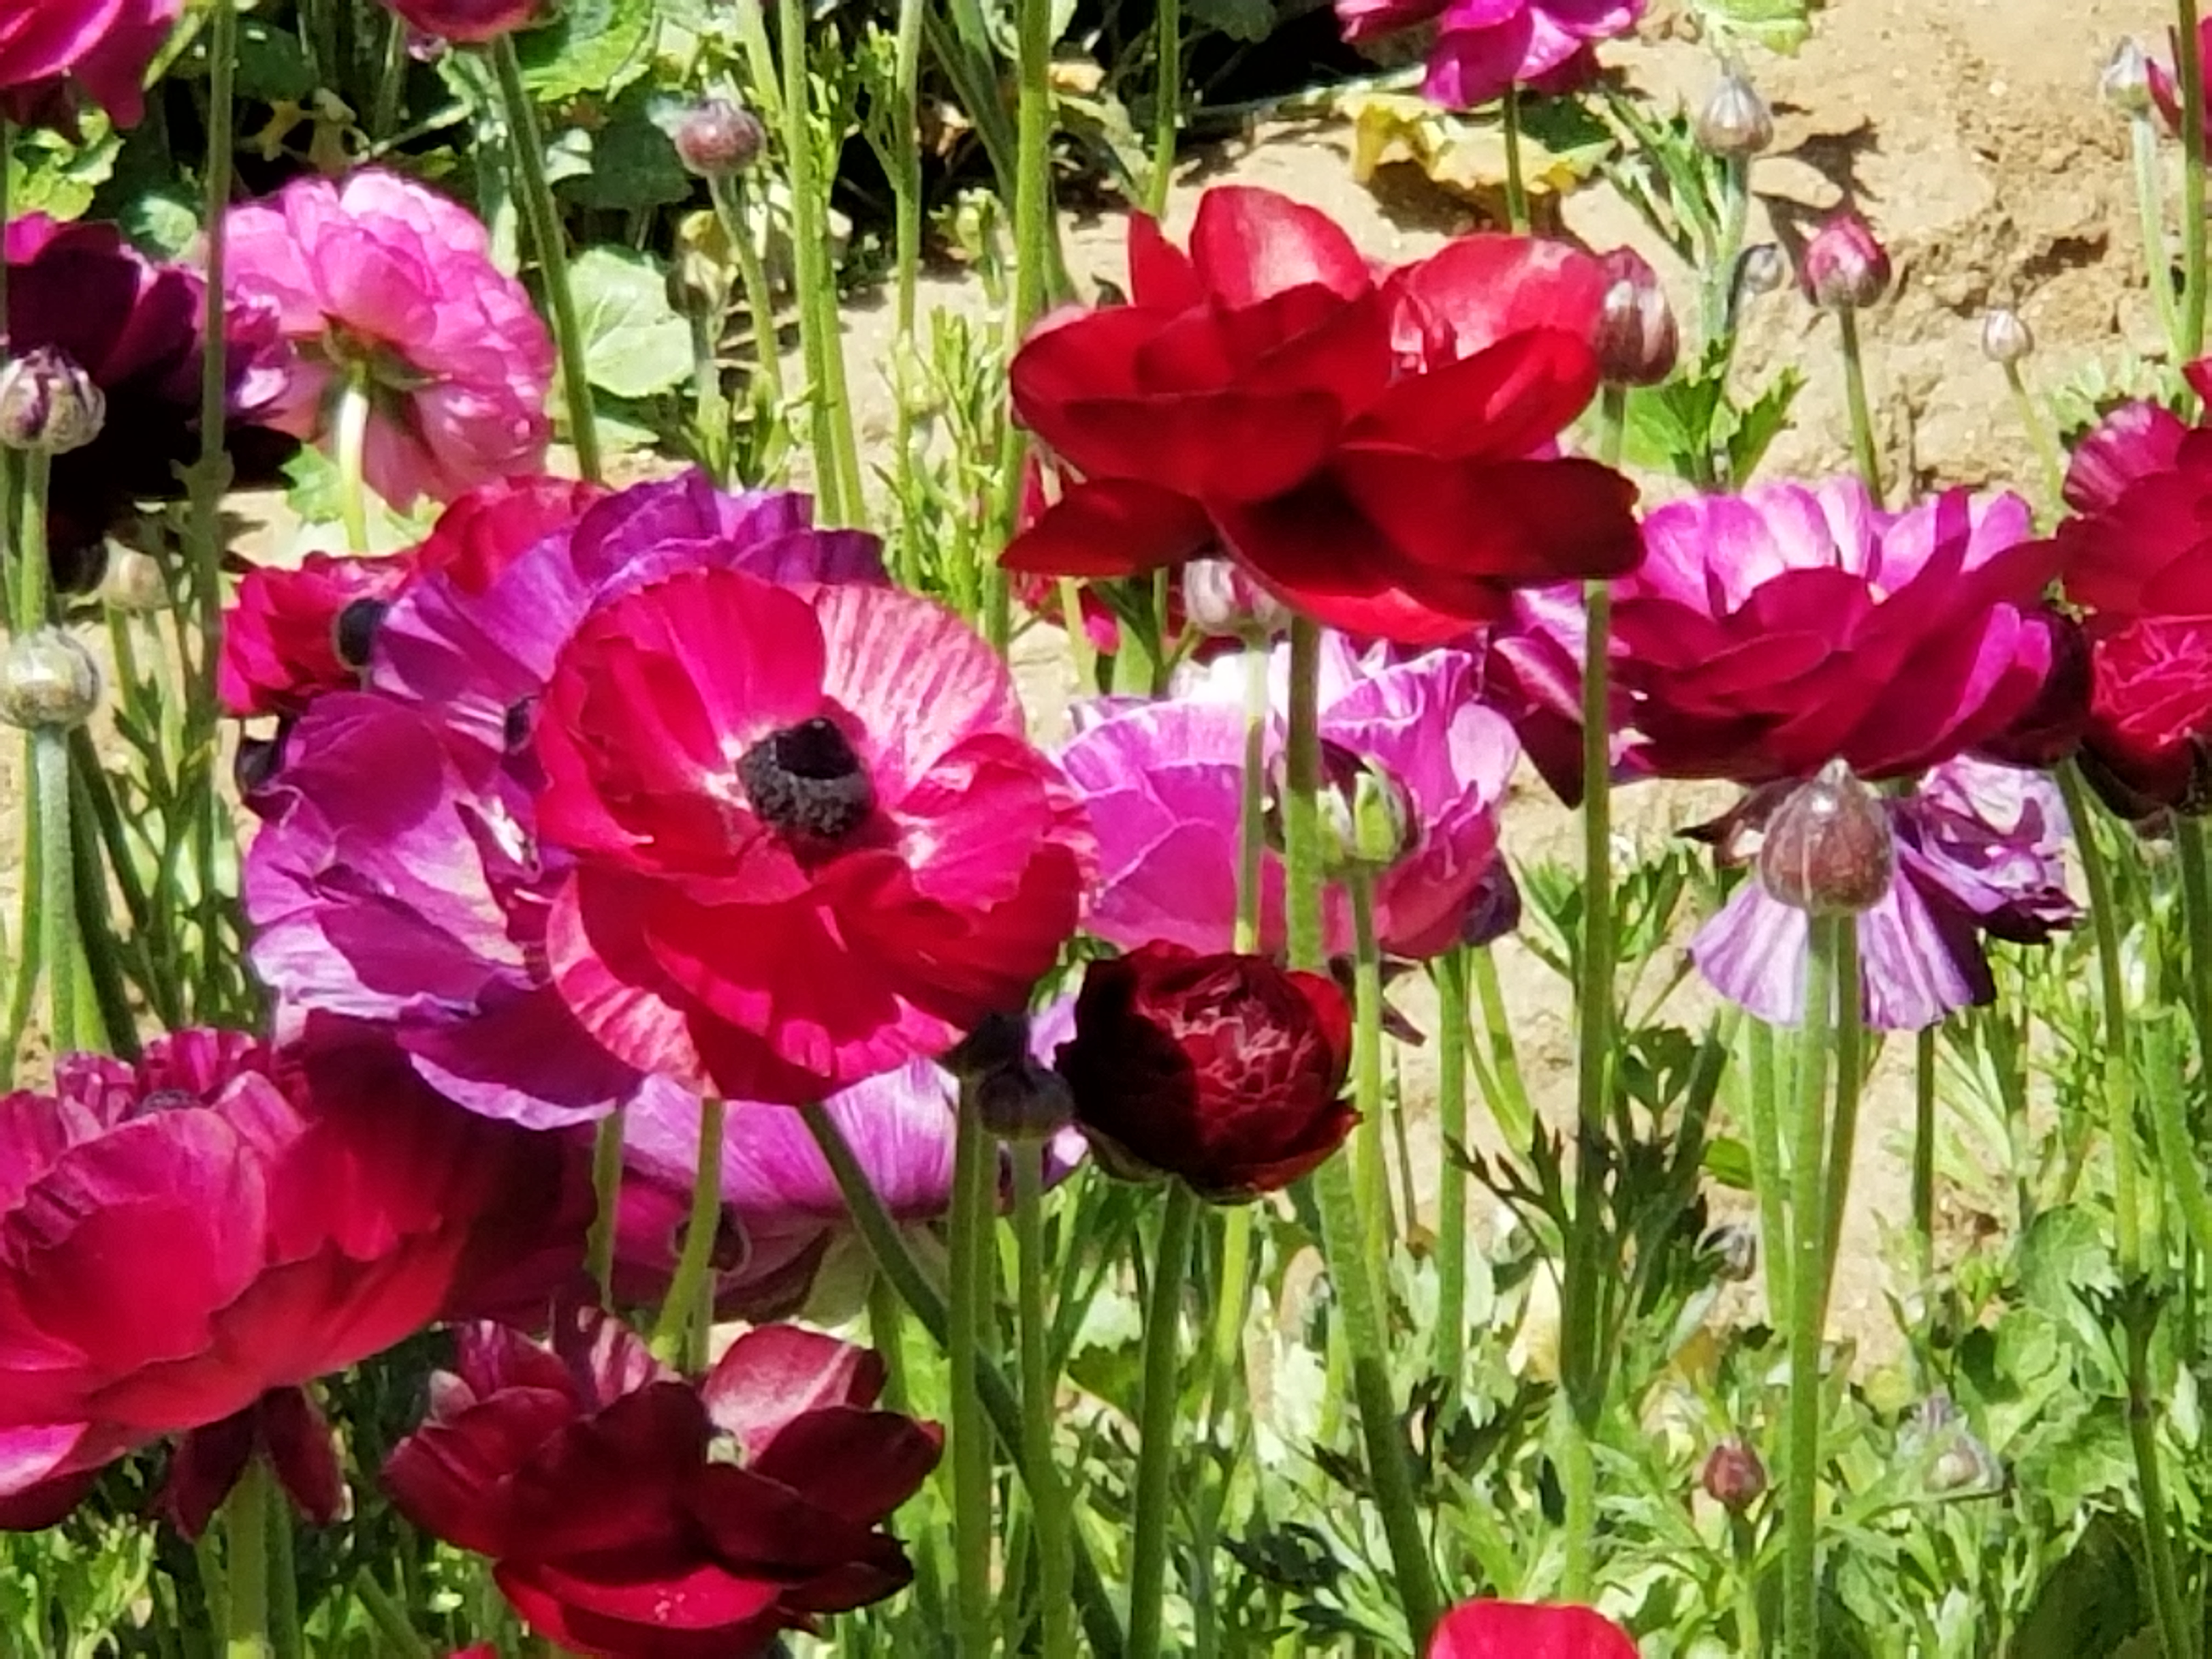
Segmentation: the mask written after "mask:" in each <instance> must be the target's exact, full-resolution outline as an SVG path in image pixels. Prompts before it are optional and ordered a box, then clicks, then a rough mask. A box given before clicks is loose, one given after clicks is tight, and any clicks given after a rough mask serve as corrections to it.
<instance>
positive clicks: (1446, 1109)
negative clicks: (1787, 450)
mask: <svg viewBox="0 0 2212 1659" xmlns="http://www.w3.org/2000/svg"><path fill="white" fill-rule="evenodd" d="M1470 954H1471V947H1469V946H1467V945H1459V946H1456V947H1455V948H1454V949H1452V950H1449V951H1445V952H1444V953H1443V955H1442V956H1440V957H1437V960H1436V964H1435V967H1434V969H1432V971H1433V973H1434V974H1435V975H1436V981H1437V1133H1439V1134H1441V1135H1442V1136H1443V1143H1444V1145H1443V1164H1442V1165H1441V1166H1440V1167H1439V1168H1438V1170H1437V1333H1436V1340H1437V1358H1436V1372H1437V1376H1439V1377H1440V1378H1442V1379H1443V1386H1444V1389H1445V1399H1446V1400H1447V1401H1450V1400H1453V1399H1455V1398H1456V1397H1457V1395H1458V1390H1459V1374H1460V1367H1461V1365H1462V1364H1464V1363H1465V1361H1466V1358H1467V1166H1466V1164H1463V1163H1462V1161H1461V1159H1462V1157H1463V1156H1464V1149H1465V1147H1466V1146H1467V1054H1468V1038H1469V1035H1470V1029H1471V1022H1470V1020H1469V1018H1468V982H1467V980H1468V975H1467V968H1468V956H1469V955H1470Z"/></svg>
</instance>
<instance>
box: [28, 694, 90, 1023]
mask: <svg viewBox="0 0 2212 1659" xmlns="http://www.w3.org/2000/svg"><path fill="white" fill-rule="evenodd" d="M31 751H32V755H33V761H34V763H35V764H36V766H37V767H38V772H39V806H38V810H39V927H40V933H41V936H42V943H41V945H40V951H39V954H40V957H42V958H43V959H44V961H45V963H46V1042H47V1045H48V1047H50V1048H52V1050H53V1053H54V1056H55V1058H56V1059H59V1058H60V1057H61V1056H62V1055H64V1054H71V1053H74V1052H76V1050H77V1049H78V1048H82V1046H83V1035H84V1034H83V1033H82V1032H81V1031H80V1030H78V1028H77V1018H76V1009H77V1000H76V981H77V973H78V970H79V951H80V946H79V944H78V940H77V928H76V875H75V870H76V853H75V848H73V846H72V844H71V842H70V765H69V738H68V737H67V736H66V735H65V734H64V733H63V732H58V731H53V730H50V729H41V730H40V731H39V732H34V733H33V735H32V738H31Z"/></svg>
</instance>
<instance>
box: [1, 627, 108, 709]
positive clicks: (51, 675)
mask: <svg viewBox="0 0 2212 1659" xmlns="http://www.w3.org/2000/svg"><path fill="white" fill-rule="evenodd" d="M98 707H100V665H99V664H98V663H96V662H94V660H93V657H92V653H91V652H89V651H88V650H86V649H85V647H84V643H83V641H81V640H79V639H78V638H77V637H76V635H74V634H71V633H70V632H68V631H67V630H66V629H59V628H40V629H34V630H33V632H31V633H28V634H22V635H17V636H16V637H15V639H14V640H11V641H9V645H8V651H7V654H6V656H5V657H0V720H6V721H7V722H8V724H9V725H10V726H21V727H22V728H23V729H24V730H25V731H27V732H40V731H47V732H52V731H63V732H65V731H68V730H69V729H70V728H71V727H72V726H82V725H83V724H84V723H85V721H87V720H90V719H91V718H92V711H93V710H94V709H95V708H98Z"/></svg>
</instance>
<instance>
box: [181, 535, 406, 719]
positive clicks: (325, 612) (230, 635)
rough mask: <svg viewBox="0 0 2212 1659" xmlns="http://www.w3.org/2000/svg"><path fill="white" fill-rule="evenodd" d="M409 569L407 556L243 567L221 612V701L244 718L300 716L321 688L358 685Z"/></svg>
mask: <svg viewBox="0 0 2212 1659" xmlns="http://www.w3.org/2000/svg"><path fill="white" fill-rule="evenodd" d="M411 568H413V561H412V560H411V559H410V558H407V557H405V556H395V557H391V558H362V559H352V558H346V557H343V556H339V555H337V554H331V553H310V554H308V555H307V557H305V558H304V559H302V560H301V562H299V564H297V565H296V566H295V567H293V568H289V569H286V568H280V567H276V566H264V567H257V568H254V569H252V570H249V571H248V572H246V575H245V577H244V578H243V579H242V580H240V582H239V584H238V598H237V599H236V601H235V603H234V604H233V605H231V607H230V609H229V610H228V611H225V612H224V613H223V619H222V656H221V657H220V658H219V659H217V661H216V694H217V695H218V696H221V697H222V703H223V707H224V708H228V710H229V711H230V712H231V713H232V714H236V715H239V716H240V717H241V718H246V717H251V716H252V715H255V714H301V713H304V712H305V710H306V708H307V702H308V700H309V699H310V698H312V697H314V696H318V695H319V694H320V693H322V692H325V691H336V690H343V688H345V687H348V686H352V685H357V684H360V681H361V676H362V670H363V669H365V668H367V667H368V647H369V642H370V641H371V640H372V639H373V638H374V635H375V631H376V624H377V623H378V622H380V620H381V619H382V617H383V615H384V611H385V608H386V606H387V605H389V604H390V603H391V600H392V596H393V595H394V594H396V593H397V592H398V591H399V589H400V586H401V585H402V584H403V583H404V582H405V581H406V580H407V574H408V572H409V571H410V569H411Z"/></svg>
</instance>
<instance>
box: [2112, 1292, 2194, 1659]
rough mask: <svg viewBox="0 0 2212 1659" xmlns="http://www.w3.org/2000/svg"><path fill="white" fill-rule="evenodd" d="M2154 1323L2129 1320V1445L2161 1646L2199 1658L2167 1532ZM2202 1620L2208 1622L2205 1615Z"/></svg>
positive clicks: (2175, 1657) (2175, 1655)
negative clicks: (2154, 1367) (2155, 1385)
mask: <svg viewBox="0 0 2212 1659" xmlns="http://www.w3.org/2000/svg"><path fill="white" fill-rule="evenodd" d="M2150 1337H2151V1329H2150V1322H2149V1320H2148V1318H2147V1317H2146V1316H2145V1315H2144V1314H2143V1313H2142V1311H2141V1310H2135V1311H2131V1312H2130V1315H2129V1318H2128V1443H2129V1445H2130V1448H2131V1449H2133V1450H2134V1452H2135V1459H2136V1481H2137V1483H2138V1484H2139V1485H2140V1486H2142V1509H2143V1557H2144V1559H2145V1561H2146V1562H2147V1564H2148V1566H2149V1568H2150V1583H2151V1604H2152V1606H2153V1607H2154V1608H2155V1610H2156V1612H2157V1615H2158V1631H2159V1650H2160V1652H2161V1653H2162V1654H2164V1655H2165V1656H2166V1659H2194V1656H2195V1654H2196V1652H2197V1642H2196V1639H2195V1638H2194V1636H2193V1635H2192V1634H2191V1624H2190V1620H2189V1615H2188V1613H2187V1612H2186V1611H2185V1607H2184V1605H2183V1602H2182V1599H2181V1578H2180V1575H2179V1572H2178V1571H2176V1570H2175V1567H2174V1560H2173V1543H2172V1539H2171V1538H2170V1537H2169V1536H2168V1534H2167V1531H2166V1480H2165V1477H2164V1475H2163V1474H2162V1473H2161V1471H2160V1459H2159V1452H2158V1420H2157V1413H2158V1406H2157V1402H2156V1401H2155V1399H2154V1397H2153V1395H2152V1391H2151V1377H2150ZM2198 1622H2199V1624H2200V1625H2201V1623H2202V1619H2201V1617H2200V1619H2199V1620H2198Z"/></svg>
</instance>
